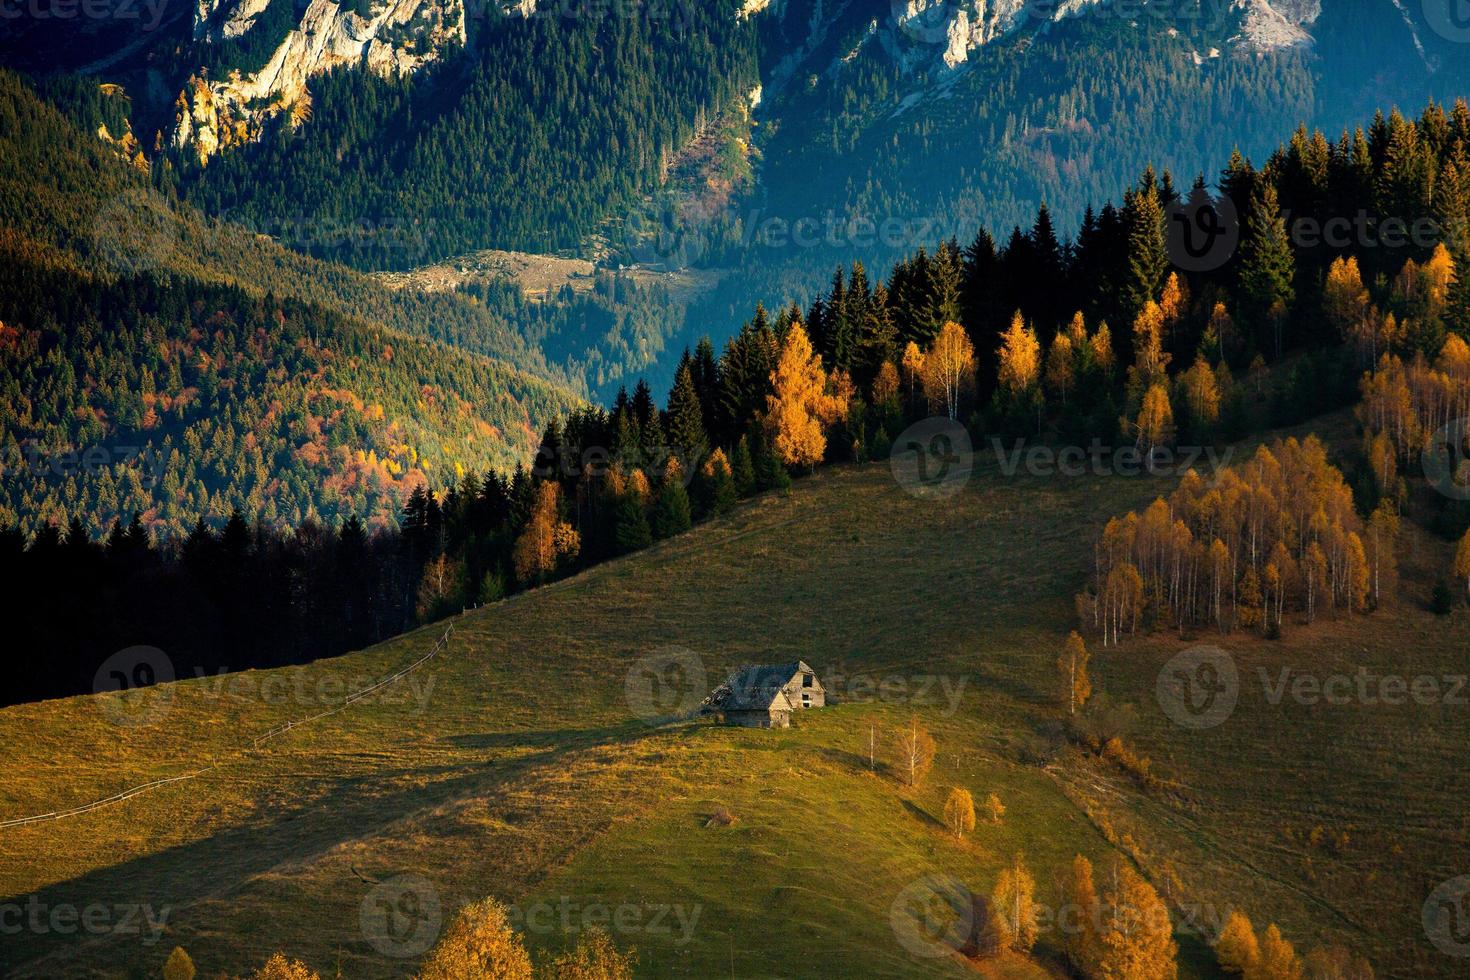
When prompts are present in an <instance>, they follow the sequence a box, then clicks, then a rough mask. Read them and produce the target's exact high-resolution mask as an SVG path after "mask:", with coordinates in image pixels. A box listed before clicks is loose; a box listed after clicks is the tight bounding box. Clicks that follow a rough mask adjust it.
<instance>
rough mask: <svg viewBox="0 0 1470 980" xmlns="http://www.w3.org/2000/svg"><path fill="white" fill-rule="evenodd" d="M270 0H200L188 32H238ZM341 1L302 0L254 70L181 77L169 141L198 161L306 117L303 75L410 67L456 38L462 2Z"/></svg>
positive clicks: (461, 38) (213, 35) (439, 53)
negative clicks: (275, 124)
mask: <svg viewBox="0 0 1470 980" xmlns="http://www.w3.org/2000/svg"><path fill="white" fill-rule="evenodd" d="M269 3H270V0H238V2H234V3H232V2H230V0H224V2H220V0H199V3H198V6H197V7H196V8H195V11H194V36H195V38H196V40H198V41H200V42H202V43H222V42H228V41H230V40H232V39H235V38H239V37H242V36H244V35H245V34H246V33H247V32H248V31H249V30H250V28H251V27H252V26H253V25H254V23H255V21H256V19H257V18H259V17H260V15H261V14H262V13H263V12H264V10H265V9H266V7H267V6H269ZM362 9H364V8H363V6H362V5H358V6H357V7H348V6H344V5H340V4H337V3H334V2H332V0H311V4H310V5H309V6H308V7H307V8H306V12H305V13H304V14H303V15H302V17H301V21H300V23H299V24H298V25H297V26H296V28H295V29H294V30H292V31H290V32H289V33H288V34H287V35H286V37H285V40H283V41H282V42H281V44H280V46H279V47H278V48H276V50H275V52H274V53H272V54H271V56H270V58H269V60H267V61H266V63H265V65H264V66H263V67H262V68H261V69H260V70H259V71H256V72H253V73H251V74H249V75H242V74H240V73H238V72H235V73H232V74H231V76H230V77H229V78H227V79H205V78H202V77H199V76H195V77H193V78H191V79H190V80H189V82H188V83H187V84H186V86H185V88H184V90H183V91H182V92H180V93H179V96H178V98H177V100H176V102H175V115H174V129H173V132H172V134H171V140H172V143H173V145H174V147H175V148H176V149H178V150H180V151H182V152H187V153H192V154H194V155H196V156H197V158H198V159H199V161H200V162H201V163H204V162H207V161H208V160H209V158H210V157H211V156H212V155H213V154H215V153H216V152H218V151H219V150H220V149H222V148H225V147H229V146H234V145H238V144H240V143H244V142H248V141H251V140H254V139H257V138H259V136H260V134H261V132H262V130H263V129H264V127H265V126H266V125H267V124H269V123H270V122H271V121H272V120H275V119H277V117H280V116H282V115H284V116H285V122H286V124H288V125H299V124H300V123H302V122H303V121H305V119H306V118H308V117H309V116H310V108H311V97H310V93H309V91H308V88H307V83H308V82H309V81H310V79H311V78H312V77H313V76H315V75H319V74H321V73H322V72H325V71H329V70H331V69H333V68H337V67H340V66H343V65H350V66H354V67H359V68H363V69H365V70H367V71H371V72H375V73H377V74H379V75H382V76H384V77H388V76H394V75H406V74H410V73H412V72H415V71H417V70H419V69H420V68H422V67H423V66H424V65H426V64H429V63H430V62H433V61H435V60H437V59H439V58H441V57H443V56H444V54H445V53H446V52H447V51H449V50H451V49H453V48H455V47H459V46H462V45H464V43H465V40H466V33H465V7H464V2H463V0H375V2H373V3H371V4H370V5H369V6H367V7H366V11H367V12H366V13H365V14H364V13H360V12H359V11H360V10H362Z"/></svg>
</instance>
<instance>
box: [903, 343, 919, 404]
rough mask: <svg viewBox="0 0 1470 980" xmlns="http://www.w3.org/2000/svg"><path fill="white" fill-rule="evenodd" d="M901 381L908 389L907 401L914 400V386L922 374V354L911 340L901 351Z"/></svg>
mask: <svg viewBox="0 0 1470 980" xmlns="http://www.w3.org/2000/svg"><path fill="white" fill-rule="evenodd" d="M902 366H903V380H904V384H906V385H908V387H909V401H910V402H912V401H913V400H914V386H915V385H916V384H918V382H919V378H921V377H922V376H923V374H924V352H923V351H921V350H919V345H918V344H916V343H914V342H913V341H912V340H911V341H909V343H908V346H907V347H905V348H904V349H903V361H902Z"/></svg>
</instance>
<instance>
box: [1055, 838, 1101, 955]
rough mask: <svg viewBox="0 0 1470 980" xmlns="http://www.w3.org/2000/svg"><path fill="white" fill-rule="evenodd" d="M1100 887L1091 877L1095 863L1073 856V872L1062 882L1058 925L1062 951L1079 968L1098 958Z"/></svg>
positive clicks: (1080, 856)
mask: <svg viewBox="0 0 1470 980" xmlns="http://www.w3.org/2000/svg"><path fill="white" fill-rule="evenodd" d="M1100 925H1101V919H1100V917H1099V915H1098V900H1097V886H1096V884H1094V883H1093V880H1092V862H1091V861H1089V860H1087V858H1085V857H1083V856H1082V855H1081V854H1078V855H1077V856H1076V857H1074V858H1073V859H1072V873H1071V875H1070V876H1069V877H1067V878H1066V879H1065V880H1064V882H1063V884H1062V908H1061V909H1060V910H1058V915H1057V928H1058V929H1059V930H1060V931H1061V934H1062V951H1063V952H1064V953H1066V954H1067V958H1068V959H1069V960H1071V961H1072V965H1073V966H1074V967H1076V968H1077V969H1078V970H1083V969H1086V968H1087V966H1088V965H1090V964H1091V963H1093V962H1094V961H1095V960H1096V958H1097V936H1098V928H1099V926H1100Z"/></svg>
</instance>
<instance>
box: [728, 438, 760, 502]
mask: <svg viewBox="0 0 1470 980" xmlns="http://www.w3.org/2000/svg"><path fill="white" fill-rule="evenodd" d="M730 475H731V476H732V477H733V478H734V480H735V492H736V493H738V494H739V495H740V496H742V497H749V496H750V495H751V494H753V493H755V491H756V480H755V463H754V462H752V460H751V458H750V439H749V438H748V437H746V436H741V437H740V441H738V442H737V443H735V457H734V461H733V462H732V463H731V465H730Z"/></svg>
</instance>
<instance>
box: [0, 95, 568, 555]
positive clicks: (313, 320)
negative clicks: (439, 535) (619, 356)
mask: <svg viewBox="0 0 1470 980" xmlns="http://www.w3.org/2000/svg"><path fill="white" fill-rule="evenodd" d="M0 87H3V94H4V98H3V99H0V158H3V161H4V163H3V166H0V227H3V229H4V230H3V238H0V242H3V251H4V255H5V263H4V269H3V271H0V276H3V278H4V280H5V283H4V288H3V289H0V306H3V310H0V321H3V322H4V324H5V326H4V331H3V336H4V338H5V340H4V354H3V358H0V374H3V378H4V382H3V392H4V394H3V399H4V405H3V410H0V426H3V433H0V441H3V451H4V454H5V458H4V462H3V465H4V467H5V469H4V476H5V479H4V481H3V490H4V503H3V505H0V506H3V508H4V510H5V513H6V515H7V516H6V518H5V520H6V521H7V522H8V523H18V524H19V525H20V526H21V527H23V528H25V529H26V530H28V531H30V530H34V529H36V528H37V527H39V526H40V524H41V523H43V522H45V521H56V522H58V523H62V524H64V523H66V522H67V521H69V520H70V519H71V518H73V517H76V518H80V519H81V520H82V522H83V525H84V526H85V527H86V528H87V530H88V531H89V533H90V534H92V535H100V534H102V533H104V532H105V530H106V528H107V527H108V525H110V524H111V523H112V522H113V521H114V520H118V519H121V520H122V521H123V522H124V523H126V522H127V521H128V520H130V519H131V517H132V516H133V515H134V514H135V513H136V514H140V515H142V518H143V521H144V524H145V526H150V527H152V528H154V529H155V530H166V531H170V532H173V533H183V532H185V531H187V530H188V529H189V528H190V527H191V526H192V525H193V524H194V522H195V521H196V520H197V519H198V518H200V517H204V518H207V519H210V520H213V521H216V522H218V521H222V520H223V519H224V518H226V517H228V516H229V514H230V512H231V511H232V510H233V509H235V508H239V509H240V510H242V511H243V512H245V513H247V514H249V515H251V517H252V518H256V519H261V520H264V521H265V522H267V523H268V524H277V525H287V524H290V525H295V524H298V523H300V522H301V521H302V520H304V519H307V518H310V517H312V516H313V515H316V516H319V517H321V518H323V519H328V520H331V521H334V522H335V521H337V520H339V519H343V518H345V517H346V516H348V515H349V514H356V515H358V516H360V517H362V518H364V519H370V520H376V521H377V522H379V523H381V522H382V521H384V520H392V518H393V516H394V515H395V514H396V513H397V511H398V509H399V508H400V506H401V505H402V501H403V499H405V498H406V496H407V494H408V492H409V490H411V489H412V487H413V486H415V485H418V484H419V483H422V482H423V481H424V480H425V479H426V478H427V477H429V476H430V475H432V477H433V478H435V479H440V478H442V477H441V476H440V474H446V473H447V474H453V473H456V472H459V471H461V470H463V469H475V470H482V469H484V468H486V467H489V466H498V467H509V466H511V465H513V464H514V462H515V461H516V460H518V459H520V458H522V457H523V456H524V454H525V452H527V451H528V449H529V448H530V447H531V445H533V443H534V438H535V433H536V432H537V431H539V429H540V427H541V425H542V424H543V423H544V420H545V419H546V418H547V417H548V416H549V415H551V414H554V413H559V412H562V411H565V410H566V408H567V407H568V406H570V405H572V404H575V402H576V395H575V394H573V393H572V389H571V386H570V385H558V384H557V383H556V381H555V380H554V379H556V378H558V377H560V375H559V374H558V373H557V372H555V371H553V370H551V369H548V368H547V367H546V366H545V360H544V358H542V357H541V355H540V353H539V351H537V349H536V348H535V346H534V345H531V344H528V343H527V342H526V341H525V340H524V339H523V338H522V337H520V336H518V335H517V334H515V333H514V332H512V331H511V330H509V329H508V328H507V326H506V324H505V322H504V321H503V320H501V319H499V318H498V317H497V316H496V315H495V314H492V313H491V312H490V308H491V304H490V303H488V302H486V301H483V300H479V299H475V298H471V297H459V296H454V295H450V294H424V293H418V292H414V291H408V290H402V291H394V290H391V289H388V288H387V287H384V286H381V285H379V284H377V283H375V282H373V281H372V280H370V279H368V278H366V277H363V276H361V275H359V274H357V273H353V272H350V271H348V270H346V269H342V268H340V267H334V266H329V265H325V264H323V263H320V262H316V261H314V260H311V259H307V258H304V257H302V256H299V255H296V254H295V253H292V252H289V251H287V250H284V249H282V248H280V247H279V246H277V245H274V244H273V243H270V242H267V241H261V240H258V239H256V238H255V237H254V236H252V235H250V234H249V233H248V232H245V231H244V230H242V229H239V228H236V227H233V226H230V225H227V224H224V223H221V222H218V221H211V220H205V219H203V218H201V217H199V216H198V215H197V214H195V213H194V212H192V211H191V210H189V209H187V208H182V209H180V208H174V207H172V206H171V205H169V204H168V202H166V201H165V200H163V199H162V198H160V197H159V196H158V195H156V194H155V193H154V192H152V191H150V190H149V189H148V188H147V186H146V184H144V183H143V182H142V181H141V180H140V179H139V178H138V176H137V175H136V174H135V173H132V172H131V171H130V170H129V169H128V167H127V165H126V164H125V163H123V162H122V161H120V160H117V159H115V158H114V157H113V156H112V155H111V154H110V153H109V152H108V151H107V149H106V148H105V147H104V146H103V145H102V144H100V143H97V142H95V141H94V140H91V139H89V138H87V137H84V136H82V135H81V134H79V133H77V132H76V131H75V130H74V129H73V128H71V127H70V126H69V125H68V124H67V123H66V121H65V120H63V119H62V118H61V117H60V116H59V115H58V114H57V113H56V112H55V111H53V110H52V109H50V108H49V107H48V106H47V105H45V104H44V103H42V102H40V101H39V100H37V99H36V98H34V97H33V96H32V95H31V93H30V92H29V91H27V89H26V88H25V87H24V85H23V84H22V83H21V81H20V80H19V79H17V78H16V77H15V76H12V75H4V76H0ZM510 299H511V298H504V299H502V302H505V303H507V304H508V305H509V304H510ZM517 302H518V300H517ZM444 341H450V342H453V343H454V344H455V345H456V346H455V347H451V346H446V345H445V344H444V343H443V342H444ZM457 348H463V349H457ZM474 351H479V352H481V353H473V352H474ZM483 354H492V355H495V358H494V359H492V358H489V357H485V356H482V355H483ZM527 368H529V369H530V370H531V371H534V372H535V373H527V371H526V370H525V369H527Z"/></svg>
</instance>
